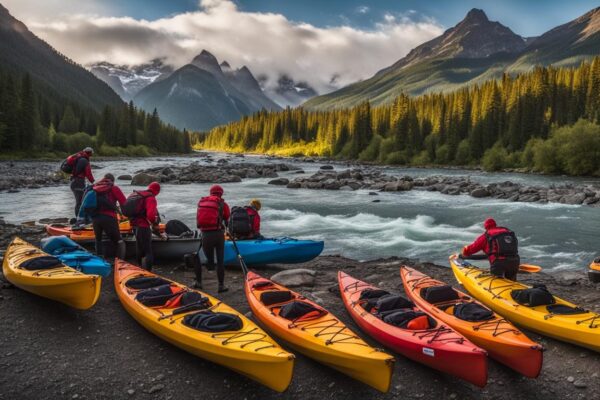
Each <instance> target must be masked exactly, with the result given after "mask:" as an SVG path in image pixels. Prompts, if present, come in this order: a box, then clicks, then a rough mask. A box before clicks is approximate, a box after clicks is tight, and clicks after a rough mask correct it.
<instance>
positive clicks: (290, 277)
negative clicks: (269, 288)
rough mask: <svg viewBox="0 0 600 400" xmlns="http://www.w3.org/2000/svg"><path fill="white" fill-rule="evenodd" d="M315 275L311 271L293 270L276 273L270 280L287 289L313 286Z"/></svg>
mask: <svg viewBox="0 0 600 400" xmlns="http://www.w3.org/2000/svg"><path fill="white" fill-rule="evenodd" d="M316 275H317V272H316V271H313V270H311V269H306V268H295V269H288V270H285V271H281V272H278V273H276V274H275V275H273V276H272V277H271V280H272V281H274V282H277V283H279V284H281V285H283V286H287V287H299V286H314V284H315V276H316Z"/></svg>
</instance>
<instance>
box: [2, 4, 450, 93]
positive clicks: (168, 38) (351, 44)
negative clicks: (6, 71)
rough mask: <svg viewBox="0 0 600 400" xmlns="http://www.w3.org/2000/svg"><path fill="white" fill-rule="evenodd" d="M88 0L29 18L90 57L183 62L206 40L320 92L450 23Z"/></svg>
mask: <svg viewBox="0 0 600 400" xmlns="http://www.w3.org/2000/svg"><path fill="white" fill-rule="evenodd" d="M53 1H54V2H55V1H56V0H53ZM10 3H12V1H10V0H9V1H8V4H9V5H10ZM18 3H19V6H20V7H23V6H24V5H26V4H28V3H31V4H30V6H31V7H32V8H31V9H35V4H34V3H35V2H34V1H33V0H19V1H18ZM85 3H86V4H87V6H86V7H87V8H85V9H84V11H83V12H84V14H77V13H71V14H65V15H64V17H63V16H61V18H60V22H57V20H56V19H55V18H54V16H52V15H47V16H46V17H44V15H43V13H37V12H31V13H28V14H27V15H23V19H24V20H25V22H27V24H28V25H29V26H30V27H31V29H32V30H33V31H34V32H35V33H36V34H38V35H40V36H41V37H42V38H43V39H45V40H47V41H48V42H49V43H51V44H52V45H53V46H54V47H56V48H57V49H58V50H59V51H61V52H63V53H64V54H66V55H68V56H69V57H71V58H73V59H74V60H76V61H77V62H79V63H82V64H84V65H89V64H93V63H97V62H102V61H107V62H110V63H113V64H117V65H122V64H128V65H136V64H143V63H146V62H148V61H150V60H152V59H155V58H162V57H165V62H166V63H169V64H171V65H173V66H174V67H180V66H182V65H184V64H186V63H187V62H188V61H189V60H190V59H191V58H193V56H194V55H196V54H198V52H199V51H200V50H201V49H204V48H206V49H210V51H211V52H213V53H214V54H215V56H217V57H218V58H219V59H226V60H228V61H229V62H231V63H232V65H247V66H248V67H249V68H250V69H251V70H252V71H253V72H254V73H255V74H257V75H261V76H266V77H267V78H268V80H267V81H266V82H265V85H266V87H267V88H268V87H269V86H270V87H272V88H273V89H274V90H275V89H276V88H277V86H278V80H279V78H280V77H281V76H282V75H287V76H293V77H294V79H295V80H297V81H302V82H306V83H307V84H308V85H310V86H311V87H313V88H314V89H315V90H316V91H317V92H319V93H324V92H328V91H330V90H332V89H334V88H337V87H340V86H343V85H345V84H348V83H351V82H354V81H356V80H360V79H364V78H366V77H368V76H371V75H372V74H374V73H375V72H376V71H377V70H379V69H380V68H381V66H382V65H389V64H391V63H392V62H394V61H395V60H397V59H398V57H399V56H402V55H405V54H406V53H407V52H408V51H409V50H410V49H412V48H414V47H415V46H416V45H418V44H420V43H423V42H424V41H426V40H429V39H431V38H433V37H435V36H437V35H439V34H441V33H442V31H443V30H442V27H441V26H440V25H439V24H437V23H436V22H435V21H432V20H427V19H421V20H418V19H415V18H414V17H413V16H412V15H411V16H403V15H391V14H388V15H386V16H385V17H384V19H383V20H382V21H380V22H379V23H377V24H376V25H375V27H374V28H373V29H370V30H367V29H359V28H354V27H350V26H333V27H326V28H320V27H316V26H313V25H311V24H307V23H302V22H295V21H291V20H289V19H288V18H286V17H285V16H284V15H282V14H277V13H261V12H246V11H243V10H240V9H239V8H238V7H237V6H236V4H235V3H234V2H233V1H231V0H201V1H200V3H199V9H198V11H195V12H187V13H181V14H177V15H173V16H169V17H165V18H161V19H156V20H151V21H148V20H139V19H134V18H130V17H103V16H101V15H102V11H101V10H100V9H98V10H100V11H96V9H94V8H93V7H91V6H90V4H89V3H92V4H93V3H99V1H97V0H96V1H93V0H89V1H86V2H85ZM95 12H97V13H99V14H100V15H97V14H94V13H95ZM332 82H334V84H333V85H332Z"/></svg>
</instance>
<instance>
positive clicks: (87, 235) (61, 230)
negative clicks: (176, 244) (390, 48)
mask: <svg viewBox="0 0 600 400" xmlns="http://www.w3.org/2000/svg"><path fill="white" fill-rule="evenodd" d="M159 229H160V231H161V232H164V230H165V224H160V225H159ZM119 230H120V231H121V234H122V235H126V234H133V228H132V227H131V224H130V223H129V221H128V220H125V221H121V222H120V223H119ZM46 232H47V233H48V235H50V236H66V237H68V238H70V239H71V240H74V241H76V242H84V241H93V240H95V235H94V230H93V229H92V226H91V225H86V226H85V227H83V228H82V229H73V228H72V227H71V225H63V224H49V225H46Z"/></svg>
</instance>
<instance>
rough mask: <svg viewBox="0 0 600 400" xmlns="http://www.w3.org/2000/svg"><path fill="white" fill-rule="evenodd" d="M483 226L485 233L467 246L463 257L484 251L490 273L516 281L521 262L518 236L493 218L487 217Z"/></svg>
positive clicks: (463, 251)
mask: <svg viewBox="0 0 600 400" xmlns="http://www.w3.org/2000/svg"><path fill="white" fill-rule="evenodd" d="M483 227H484V228H485V233H484V234H483V235H481V236H479V237H478V238H477V239H475V241H474V242H473V243H472V244H470V245H468V246H465V247H464V248H463V249H462V253H461V257H463V258H467V257H469V256H472V255H473V254H475V253H478V252H480V251H483V252H484V253H485V254H486V255H487V257H488V260H489V262H490V273H492V274H493V275H495V276H499V277H502V278H506V279H510V280H511V281H516V280H517V272H519V264H521V259H520V257H519V243H518V241H517V236H516V235H515V233H514V232H512V231H511V230H510V229H507V228H503V227H500V226H497V225H496V221H495V220H494V219H493V218H488V219H486V220H485V222H484V223H483Z"/></svg>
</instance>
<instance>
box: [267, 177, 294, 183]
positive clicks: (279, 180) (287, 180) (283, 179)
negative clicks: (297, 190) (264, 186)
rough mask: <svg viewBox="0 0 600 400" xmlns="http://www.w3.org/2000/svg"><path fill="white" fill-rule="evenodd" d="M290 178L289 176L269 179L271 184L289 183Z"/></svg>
mask: <svg viewBox="0 0 600 400" xmlns="http://www.w3.org/2000/svg"><path fill="white" fill-rule="evenodd" d="M288 183H290V180H289V179H287V178H277V179H273V180H271V181H269V185H287V184H288Z"/></svg>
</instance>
